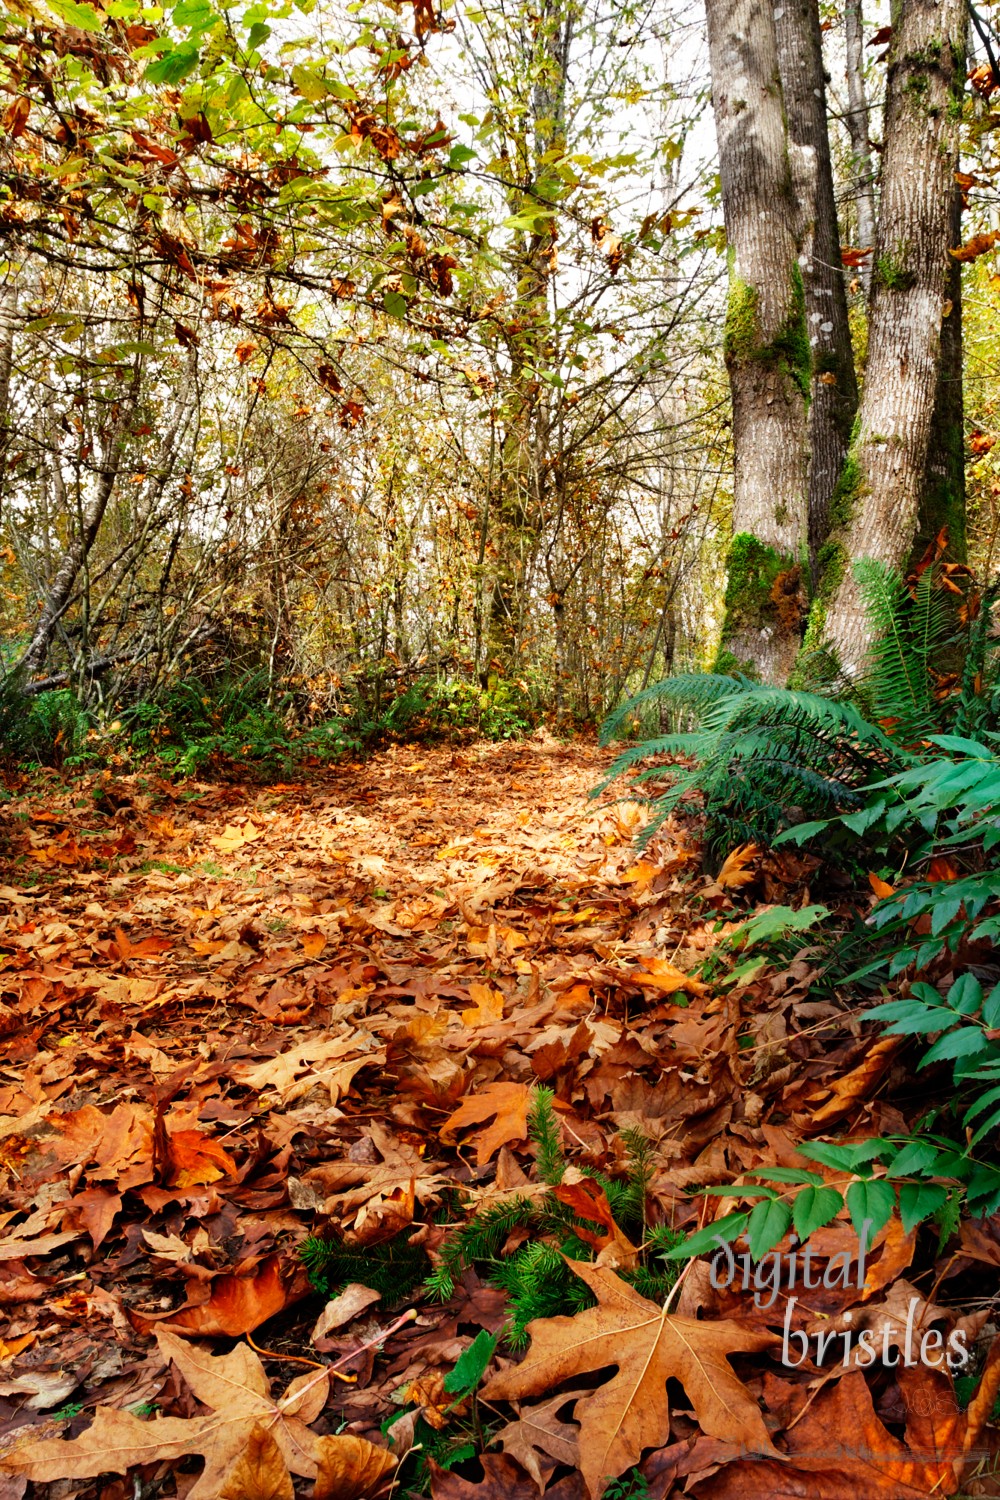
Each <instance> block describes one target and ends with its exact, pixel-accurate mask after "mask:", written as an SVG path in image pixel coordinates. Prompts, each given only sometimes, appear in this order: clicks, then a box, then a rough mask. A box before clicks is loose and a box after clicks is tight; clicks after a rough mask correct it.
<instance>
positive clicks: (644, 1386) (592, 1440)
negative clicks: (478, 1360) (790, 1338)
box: [483, 1260, 777, 1500]
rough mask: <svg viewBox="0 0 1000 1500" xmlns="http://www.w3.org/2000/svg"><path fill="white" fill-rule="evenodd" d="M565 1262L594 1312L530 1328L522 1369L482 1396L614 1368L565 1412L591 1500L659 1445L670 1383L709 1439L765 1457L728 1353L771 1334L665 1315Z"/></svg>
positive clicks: (770, 1340)
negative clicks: (576, 1436) (574, 1427)
mask: <svg viewBox="0 0 1000 1500" xmlns="http://www.w3.org/2000/svg"><path fill="white" fill-rule="evenodd" d="M566 1264H567V1265H568V1266H569V1268H570V1270H571V1271H572V1272H573V1273H574V1274H575V1275H577V1276H579V1277H580V1279H581V1280H582V1281H585V1282H586V1283H587V1285H588V1286H589V1287H590V1289H591V1291H592V1292H593V1293H594V1295H595V1296H596V1297H597V1306H596V1307H593V1308H590V1309H588V1310H587V1311H586V1312H582V1313H577V1314H576V1316H575V1317H561V1318H538V1319H536V1320H535V1321H534V1322H533V1323H529V1325H528V1332H529V1333H530V1335H531V1348H530V1349H529V1351H528V1354H527V1356H526V1358H525V1359H524V1361H523V1363H522V1364H520V1365H517V1366H514V1367H512V1368H511V1369H509V1370H504V1371H502V1372H501V1373H500V1374H499V1375H495V1376H494V1377H493V1379H492V1380H491V1381H490V1382H489V1383H488V1385H487V1386H486V1388H485V1390H484V1391H483V1396H484V1398H485V1399H486V1400H487V1401H496V1400H509V1399H511V1398H515V1397H519V1396H533V1395H539V1394H550V1393H551V1392H552V1391H553V1390H554V1389H555V1387H556V1386H557V1385H559V1383H560V1382H561V1381H564V1380H570V1379H572V1378H573V1377H574V1376H578V1375H583V1374H587V1373H590V1372H592V1371H595V1370H601V1369H605V1368H608V1367H610V1366H616V1367H617V1373H616V1374H615V1375H613V1376H612V1377H611V1378H610V1379H609V1380H607V1381H605V1383H604V1384H603V1385H601V1386H599V1387H598V1389H597V1390H596V1391H594V1392H593V1393H592V1394H591V1395H588V1396H585V1397H581V1398H580V1399H579V1400H578V1401H577V1403H576V1408H575V1411H574V1417H575V1419H576V1420H577V1421H578V1422H579V1424H580V1452H581V1455H582V1458H581V1463H580V1472H581V1473H582V1475H583V1478H584V1481H585V1483H586V1485H587V1488H588V1490H589V1491H590V1493H591V1495H592V1496H594V1497H595V1500H596V1497H598V1496H600V1495H601V1494H603V1492H604V1489H605V1488H606V1486H607V1483H608V1481H609V1480H610V1479H616V1478H617V1477H618V1475H619V1474H622V1473H624V1471H625V1470H626V1469H628V1468H630V1467H631V1466H632V1465H633V1464H636V1463H638V1462H639V1459H640V1457H641V1456H642V1450H643V1449H644V1448H656V1447H661V1446H662V1445H663V1444H664V1443H666V1442H667V1441H668V1439H669V1435H670V1406H669V1403H668V1401H667V1391H666V1385H667V1381H668V1380H670V1379H676V1380H679V1381H680V1383H681V1384H682V1385H683V1387H684V1390H685V1392H686V1394H687V1397H688V1400H689V1401H690V1402H691V1405H692V1406H693V1408H694V1412H695V1415H696V1417H697V1419H698V1422H699V1423H700V1425H701V1427H702V1429H703V1430H704V1431H705V1432H706V1433H707V1434H708V1435H709V1436H710V1437H718V1438H724V1439H726V1440H728V1441H730V1442H734V1443H738V1444H743V1445H744V1451H747V1452H751V1453H762V1454H773V1453H774V1448H773V1447H772V1445H771V1440H770V1438H769V1437H768V1435H767V1430H766V1428H765V1426H764V1421H763V1418H762V1416H761V1413H760V1411H759V1409H758V1407H757V1403H756V1402H755V1401H754V1399H753V1397H752V1396H751V1395H750V1393H749V1391H748V1390H747V1389H746V1387H745V1386H744V1384H743V1382H742V1381H741V1380H740V1379H739V1378H738V1376H737V1375H736V1373H735V1372H734V1370H733V1368H732V1366H731V1365H730V1363H729V1360H728V1357H727V1356H728V1355H730V1354H738V1353H752V1352H757V1351H760V1350H762V1349H768V1348H771V1347H772V1346H773V1345H774V1344H776V1343H777V1340H776V1339H775V1338H774V1337H773V1336H772V1335H771V1334H769V1333H754V1332H752V1331H750V1330H748V1329H745V1328H741V1327H739V1326H738V1325H737V1324H735V1323H732V1322H699V1321H698V1320H697V1319H696V1318H684V1317H680V1316H675V1315H672V1314H670V1313H668V1312H666V1311H665V1310H664V1309H662V1308H659V1307H657V1306H656V1304H655V1303H654V1302H648V1301H647V1300H646V1298H645V1297H640V1296H639V1294H638V1292H636V1291H635V1290H634V1289H633V1288H632V1287H630V1286H629V1285H628V1284H627V1283H626V1282H624V1281H622V1280H621V1279H620V1278H619V1277H618V1276H616V1275H615V1274H614V1272H613V1271H610V1270H608V1269H607V1268H606V1267H604V1266H592V1265H587V1264H585V1263H583V1262H580V1261H572V1260H568V1261H567V1262H566Z"/></svg>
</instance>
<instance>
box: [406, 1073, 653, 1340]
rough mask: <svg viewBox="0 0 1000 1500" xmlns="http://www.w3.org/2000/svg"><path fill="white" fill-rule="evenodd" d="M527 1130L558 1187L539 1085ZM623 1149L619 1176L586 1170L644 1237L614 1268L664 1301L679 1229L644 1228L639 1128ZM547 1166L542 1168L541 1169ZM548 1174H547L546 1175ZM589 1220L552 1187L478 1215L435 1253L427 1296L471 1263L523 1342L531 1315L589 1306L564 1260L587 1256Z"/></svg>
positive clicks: (647, 1158)
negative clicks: (666, 1258)
mask: <svg viewBox="0 0 1000 1500" xmlns="http://www.w3.org/2000/svg"><path fill="white" fill-rule="evenodd" d="M528 1130H529V1135H530V1137H531V1139H532V1140H533V1141H534V1142H535V1145H536V1147H537V1148H538V1152H537V1157H536V1163H537V1166H538V1171H539V1176H540V1177H541V1179H542V1181H544V1182H546V1183H548V1184H549V1186H550V1188H552V1187H554V1186H557V1185H558V1183H559V1182H560V1180H561V1178H562V1175H563V1172H564V1170H565V1162H564V1160H563V1156H562V1152H561V1150H560V1148H559V1145H558V1135H557V1133H556V1121H555V1112H554V1110H553V1108H552V1093H551V1091H550V1090H549V1089H538V1090H537V1091H536V1096H535V1100H534V1103H533V1106H532V1109H531V1111H530V1113H529V1116H528ZM622 1139H623V1142H624V1145H625V1148H626V1152H627V1156H628V1171H627V1173H626V1176H625V1178H624V1180H622V1179H616V1178H609V1177H605V1176H604V1175H602V1174H601V1173H591V1174H588V1175H591V1176H592V1177H593V1179H594V1181H595V1182H596V1183H597V1184H598V1185H599V1186H600V1187H601V1188H602V1189H603V1191H604V1194H605V1197H606V1199H607V1202H608V1206H609V1207H610V1209H611V1213H612V1217H613V1218H614V1220H615V1223H616V1224H618V1226H619V1227H620V1228H621V1229H622V1231H623V1232H624V1233H625V1234H626V1235H628V1236H629V1237H630V1238H632V1240H633V1243H636V1242H638V1241H641V1242H642V1263H641V1264H640V1265H639V1266H638V1267H637V1268H636V1269H635V1270H632V1271H623V1272H620V1273H619V1274H620V1275H622V1277H623V1279H624V1280H626V1281H628V1282H629V1283H630V1284H631V1285H632V1286H634V1287H635V1288H636V1290H637V1291H639V1292H640V1293H641V1295H642V1296H645V1297H649V1298H650V1299H651V1300H659V1301H662V1300H663V1299H664V1297H665V1296H666V1295H667V1293H668V1291H669V1290H670V1288H671V1286H672V1285H673V1284H674V1282H675V1280H676V1275H677V1273H676V1271H675V1269H674V1268H673V1267H672V1266H666V1267H665V1268H664V1266H663V1264H662V1257H663V1255H664V1253H665V1251H666V1250H668V1249H669V1248H671V1247H672V1246H673V1245H674V1244H675V1243H677V1242H678V1241H679V1240H680V1239H681V1238H682V1236H681V1235H678V1234H675V1233H674V1231H673V1230H671V1229H668V1228H666V1227H665V1226H658V1227H657V1228H656V1229H653V1230H650V1231H649V1232H648V1233H645V1234H644V1222H645V1200H646V1190H647V1187H648V1184H649V1180H650V1177H651V1174H652V1158H651V1150H650V1145H649V1142H648V1140H647V1139H646V1138H645V1136H643V1135H642V1133H641V1132H640V1131H631V1130H630V1131H625V1132H623V1135H622ZM543 1168H544V1170H543ZM546 1174H547V1175H546ZM585 1223H586V1221H585V1220H582V1219H580V1218H578V1217H576V1216H575V1215H574V1214H573V1213H572V1211H571V1210H570V1209H569V1208H568V1207H567V1206H566V1205H565V1204H563V1203H560V1202H559V1200H558V1198H556V1197H555V1195H554V1193H553V1192H552V1191H549V1192H547V1193H546V1194H545V1195H544V1196H543V1197H541V1198H535V1197H531V1198H529V1197H527V1196H521V1195H518V1196H515V1197H513V1198H508V1199H507V1200H506V1201H505V1202H502V1203H498V1204H494V1205H493V1206H492V1207H490V1208H487V1209H484V1210H483V1211H482V1212H481V1213H477V1214H475V1215H474V1216H473V1217H472V1218H471V1219H470V1220H468V1222H467V1223H465V1224H462V1225H460V1226H459V1227H458V1228H457V1229H456V1230H454V1231H453V1233H452V1234H450V1235H449V1236H448V1238H447V1239H446V1240H445V1242H444V1244H443V1245H442V1246H441V1249H440V1251H439V1252H438V1263H437V1265H436V1266H435V1268H434V1270H433V1271H432V1273H431V1275H430V1276H429V1277H428V1279H427V1288H428V1291H429V1292H430V1293H431V1295H432V1296H434V1297H436V1298H438V1299H439V1300H441V1301H447V1299H448V1298H449V1297H451V1296H453V1295H454V1292H455V1287H456V1284H457V1282H458V1279H459V1277H460V1276H461V1274H462V1272H463V1270H464V1269H465V1268H466V1267H468V1266H475V1267H476V1268H477V1270H478V1271H479V1272H480V1274H483V1275H486V1276H488V1277H489V1279H490V1280H491V1281H492V1282H493V1283H494V1285H496V1286H499V1287H502V1288H503V1290H504V1291H505V1292H506V1293H507V1296H508V1299H509V1307H508V1325H507V1334H506V1336H507V1339H508V1341H509V1342H510V1344H511V1345H512V1346H513V1347H514V1348H523V1347H524V1346H525V1345H526V1344H527V1339H528V1335H527V1327H528V1324H529V1323H530V1322H532V1321H533V1320H534V1319H535V1318H548V1317H555V1316H558V1315H562V1314H571V1313H574V1312H580V1311H582V1310H583V1309H584V1308H587V1307H592V1306H593V1305H594V1297H593V1294H592V1293H591V1291H590V1288H589V1287H588V1286H587V1285H586V1284H585V1283H584V1282H583V1281H581V1280H580V1278H579V1277H578V1276H574V1275H573V1273H572V1271H571V1270H570V1269H569V1267H568V1265H567V1259H569V1260H590V1259H592V1258H593V1255H594V1251H593V1249H592V1247H591V1246H590V1245H589V1244H588V1243H587V1242H586V1241H585V1240H584V1239H582V1238H581V1237H580V1235H579V1234H578V1233H577V1231H578V1230H579V1229H580V1228H582V1227H584V1225H585ZM516 1229H524V1230H527V1231H528V1232H529V1234H530V1236H531V1238H530V1239H529V1240H528V1242H527V1243H525V1244H522V1245H520V1246H519V1247H518V1248H517V1249H515V1250H514V1251H513V1253H511V1254H506V1255H505V1254H504V1247H505V1246H506V1244H507V1241H508V1239H509V1238H510V1236H511V1234H512V1233H513V1232H514V1230H516Z"/></svg>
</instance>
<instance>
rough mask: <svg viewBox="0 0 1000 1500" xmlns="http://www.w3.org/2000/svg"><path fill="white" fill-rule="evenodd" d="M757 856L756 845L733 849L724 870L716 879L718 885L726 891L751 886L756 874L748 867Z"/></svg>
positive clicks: (723, 865)
mask: <svg viewBox="0 0 1000 1500" xmlns="http://www.w3.org/2000/svg"><path fill="white" fill-rule="evenodd" d="M756 855H757V845H756V844H741V845H740V846H739V848H738V849H733V850H732V851H731V852H730V853H729V854H727V855H726V857H725V859H724V860H723V862H722V869H721V870H720V871H719V873H718V875H716V877H715V883H716V885H718V886H721V888H722V889H723V890H724V891H727V890H735V889H736V888H737V887H739V886H741V885H749V884H750V882H751V880H752V879H753V878H754V872H753V871H752V870H748V869H747V868H746V867H747V865H748V864H749V863H750V861H751V860H752V859H754V858H755V857H756Z"/></svg>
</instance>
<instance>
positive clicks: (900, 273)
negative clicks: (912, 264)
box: [875, 251, 914, 292]
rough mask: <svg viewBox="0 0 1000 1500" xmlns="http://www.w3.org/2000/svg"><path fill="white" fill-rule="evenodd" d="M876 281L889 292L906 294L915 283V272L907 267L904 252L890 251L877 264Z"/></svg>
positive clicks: (881, 256) (879, 258)
mask: <svg viewBox="0 0 1000 1500" xmlns="http://www.w3.org/2000/svg"><path fill="white" fill-rule="evenodd" d="M875 280H876V282H877V283H878V285H879V286H880V287H881V288H882V289H883V290H884V291H887V292H905V291H907V290H908V289H909V288H910V287H911V286H912V285H913V281H914V276H913V272H912V271H911V270H909V269H908V268H907V266H906V260H905V256H904V254H903V253H902V251H897V252H896V253H895V254H893V253H892V252H891V251H888V252H887V253H886V254H885V255H880V256H879V257H878V259H877V260H876V262H875Z"/></svg>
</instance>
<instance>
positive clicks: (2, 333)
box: [0, 272, 17, 521]
mask: <svg viewBox="0 0 1000 1500" xmlns="http://www.w3.org/2000/svg"><path fill="white" fill-rule="evenodd" d="M16 322H17V282H16V281H15V280H14V276H13V273H11V272H8V274H7V280H6V281H5V282H4V284H3V286H2V287H0V521H2V519H3V501H4V491H5V489H6V485H5V484H4V482H3V475H4V473H5V471H6V467H7V450H8V448H9V447H10V430H11V410H10V382H11V376H12V375H13V373H14V327H15V324H16Z"/></svg>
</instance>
